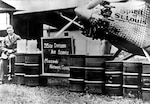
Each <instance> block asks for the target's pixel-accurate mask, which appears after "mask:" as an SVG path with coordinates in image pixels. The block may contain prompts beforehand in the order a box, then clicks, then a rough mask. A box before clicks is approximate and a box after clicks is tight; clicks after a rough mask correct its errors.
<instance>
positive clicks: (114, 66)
mask: <svg viewBox="0 0 150 104" xmlns="http://www.w3.org/2000/svg"><path fill="white" fill-rule="evenodd" d="M105 68H106V69H105V70H106V71H123V62H122V61H105Z"/></svg>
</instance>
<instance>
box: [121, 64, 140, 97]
mask: <svg viewBox="0 0 150 104" xmlns="http://www.w3.org/2000/svg"><path fill="white" fill-rule="evenodd" d="M141 72H142V63H141V62H130V61H129V62H124V66H123V94H124V96H127V97H133V98H140V97H141Z"/></svg>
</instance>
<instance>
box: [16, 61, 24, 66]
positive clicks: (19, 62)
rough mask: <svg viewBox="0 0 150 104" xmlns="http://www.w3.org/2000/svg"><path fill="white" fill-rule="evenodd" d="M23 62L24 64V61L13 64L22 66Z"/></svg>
mask: <svg viewBox="0 0 150 104" xmlns="http://www.w3.org/2000/svg"><path fill="white" fill-rule="evenodd" d="M24 64H25V63H21V62H19V63H15V65H21V66H24Z"/></svg>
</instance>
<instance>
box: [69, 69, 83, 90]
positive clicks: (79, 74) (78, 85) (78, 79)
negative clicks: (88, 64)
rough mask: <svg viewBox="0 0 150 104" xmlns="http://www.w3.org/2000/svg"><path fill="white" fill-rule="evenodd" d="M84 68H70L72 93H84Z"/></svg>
mask: <svg viewBox="0 0 150 104" xmlns="http://www.w3.org/2000/svg"><path fill="white" fill-rule="evenodd" d="M84 77H85V70H84V67H75V66H74V67H73V66H71V67H70V78H69V82H70V89H69V90H70V91H75V92H84V86H85V85H84Z"/></svg>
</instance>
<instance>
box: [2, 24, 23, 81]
mask: <svg viewBox="0 0 150 104" xmlns="http://www.w3.org/2000/svg"><path fill="white" fill-rule="evenodd" d="M6 31H7V34H8V35H7V36H6V37H5V38H4V40H3V41H2V55H1V60H0V84H2V81H3V76H4V70H8V73H9V77H8V80H11V79H12V74H13V70H12V69H13V68H12V64H14V63H13V62H14V59H15V54H14V53H15V52H16V50H17V40H20V39H21V37H20V36H19V35H16V34H15V33H14V29H13V26H11V25H9V26H8V27H7V28H6ZM5 60H9V68H7V69H4V63H5V62H6V61H5ZM6 72H7V71H6Z"/></svg>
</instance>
